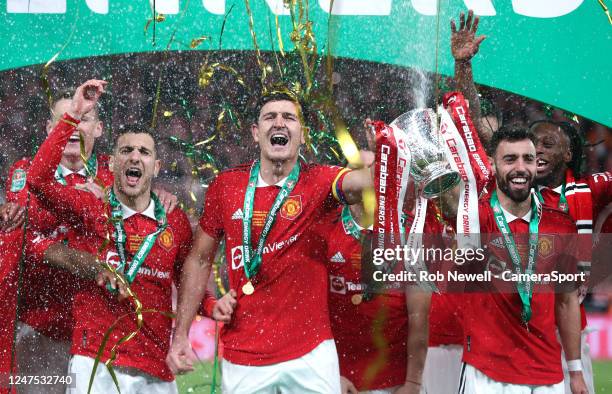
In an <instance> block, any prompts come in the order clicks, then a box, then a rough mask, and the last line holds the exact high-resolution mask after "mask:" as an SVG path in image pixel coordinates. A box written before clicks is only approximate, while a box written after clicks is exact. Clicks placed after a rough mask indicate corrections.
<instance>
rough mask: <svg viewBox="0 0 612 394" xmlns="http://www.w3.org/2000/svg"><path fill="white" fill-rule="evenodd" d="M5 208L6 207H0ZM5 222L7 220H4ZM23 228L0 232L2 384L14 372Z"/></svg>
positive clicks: (5, 389) (0, 390) (0, 370)
mask: <svg viewBox="0 0 612 394" xmlns="http://www.w3.org/2000/svg"><path fill="white" fill-rule="evenodd" d="M0 209H2V210H3V209H4V207H0ZM2 222H3V224H5V221H4V220H2ZM23 235H24V233H23V231H22V230H13V231H10V232H6V233H5V232H0V286H2V292H0V316H2V319H0V374H2V386H5V385H6V384H7V375H8V374H9V373H14V372H15V370H14V368H13V360H14V353H13V340H14V330H15V317H16V315H15V314H16V312H17V276H18V275H17V273H18V263H19V257H20V256H21V241H22V238H23ZM8 392H9V390H8V389H7V388H6V386H5V387H0V393H8Z"/></svg>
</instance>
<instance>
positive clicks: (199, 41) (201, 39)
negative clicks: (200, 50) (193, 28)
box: [189, 36, 210, 49]
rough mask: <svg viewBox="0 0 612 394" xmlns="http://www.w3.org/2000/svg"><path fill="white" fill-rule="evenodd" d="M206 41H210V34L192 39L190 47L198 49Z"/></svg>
mask: <svg viewBox="0 0 612 394" xmlns="http://www.w3.org/2000/svg"><path fill="white" fill-rule="evenodd" d="M204 41H210V36H201V37H198V38H194V39H193V40H191V43H189V48H191V49H196V48H197V47H199V46H200V44H202V43H203V42H204Z"/></svg>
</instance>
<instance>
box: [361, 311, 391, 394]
mask: <svg viewBox="0 0 612 394" xmlns="http://www.w3.org/2000/svg"><path fill="white" fill-rule="evenodd" d="M387 315H388V313H387V306H386V305H383V306H382V308H380V309H379V310H378V312H377V313H376V317H375V318H374V321H373V323H372V341H373V342H374V347H375V348H376V350H377V356H376V358H375V359H374V361H373V362H372V363H371V364H370V366H369V367H368V369H367V371H366V373H365V376H364V379H363V381H364V386H366V387H367V386H369V384H370V383H372V381H373V380H374V379H375V378H376V375H378V373H379V372H380V371H382V370H383V369H384V368H385V366H386V365H387V363H388V361H389V342H388V341H387V338H386V337H385V333H384V328H385V322H386V321H387Z"/></svg>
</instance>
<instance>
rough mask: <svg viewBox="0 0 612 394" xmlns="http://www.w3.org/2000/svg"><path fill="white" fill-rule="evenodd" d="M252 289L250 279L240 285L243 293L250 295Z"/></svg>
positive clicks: (253, 289)
mask: <svg viewBox="0 0 612 394" xmlns="http://www.w3.org/2000/svg"><path fill="white" fill-rule="evenodd" d="M254 291H255V288H254V287H253V284H252V283H251V281H248V282H247V283H246V284H245V285H244V286H242V292H243V293H244V294H245V295H251V294H253V292H254Z"/></svg>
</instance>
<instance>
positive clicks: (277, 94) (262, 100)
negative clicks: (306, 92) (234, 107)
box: [255, 88, 306, 126]
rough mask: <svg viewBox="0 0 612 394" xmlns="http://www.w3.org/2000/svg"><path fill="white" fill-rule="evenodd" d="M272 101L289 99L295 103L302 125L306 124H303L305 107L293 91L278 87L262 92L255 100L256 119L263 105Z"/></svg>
mask: <svg viewBox="0 0 612 394" xmlns="http://www.w3.org/2000/svg"><path fill="white" fill-rule="evenodd" d="M272 101H291V102H292V103H293V104H295V106H296V108H297V110H298V112H299V113H298V115H299V116H300V121H301V122H302V126H306V125H305V124H304V122H305V119H306V114H305V108H304V106H303V105H302V103H301V101H300V100H299V99H298V97H297V95H295V94H294V93H293V92H291V91H290V90H289V89H287V88H280V89H279V90H274V91H272V92H270V93H264V94H262V95H261V96H260V97H259V99H258V100H257V104H256V106H255V110H256V111H257V112H256V113H255V119H256V120H257V119H259V115H260V114H261V109H262V108H263V107H264V105H266V104H268V103H270V102H272Z"/></svg>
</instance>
